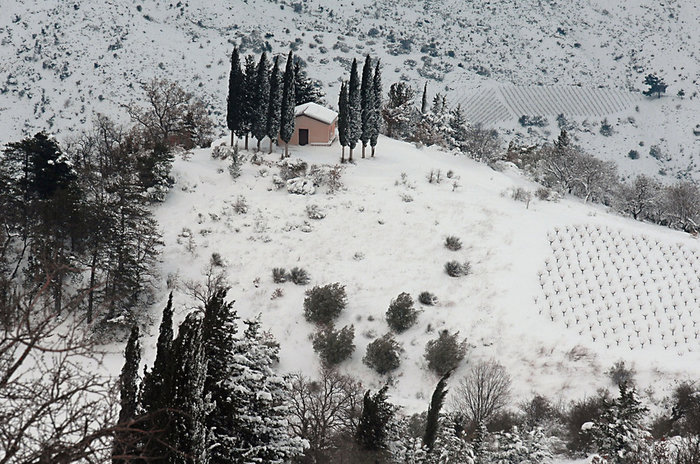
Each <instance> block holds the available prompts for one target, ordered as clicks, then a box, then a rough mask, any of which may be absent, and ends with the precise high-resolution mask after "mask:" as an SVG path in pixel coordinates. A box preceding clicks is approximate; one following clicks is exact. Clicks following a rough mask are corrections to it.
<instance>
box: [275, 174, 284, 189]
mask: <svg viewBox="0 0 700 464" xmlns="http://www.w3.org/2000/svg"><path fill="white" fill-rule="evenodd" d="M272 185H274V186H275V188H276V189H277V190H279V189H281V188H283V187H286V186H287V181H285V180H284V179H282V178H281V177H280V176H278V175H277V174H273V175H272Z"/></svg>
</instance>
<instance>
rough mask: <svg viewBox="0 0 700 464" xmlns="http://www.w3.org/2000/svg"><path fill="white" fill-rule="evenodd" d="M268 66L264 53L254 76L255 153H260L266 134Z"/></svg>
mask: <svg viewBox="0 0 700 464" xmlns="http://www.w3.org/2000/svg"><path fill="white" fill-rule="evenodd" d="M269 68H270V65H269V63H268V62H267V54H266V53H265V52H263V53H262V55H261V56H260V61H259V62H258V68H257V71H256V75H255V94H254V100H255V104H254V105H253V113H252V116H253V117H252V120H251V129H252V132H253V135H254V136H255V138H256V140H257V142H258V145H257V148H256V151H260V143H261V142H262V139H263V138H265V135H266V134H267V105H268V104H269V100H270V69H269Z"/></svg>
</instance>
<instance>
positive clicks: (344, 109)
mask: <svg viewBox="0 0 700 464" xmlns="http://www.w3.org/2000/svg"><path fill="white" fill-rule="evenodd" d="M348 132H349V127H348V85H347V82H345V81H343V83H342V84H340V96H339V97H338V140H339V141H340V147H341V150H342V151H341V154H340V162H341V163H344V162H345V147H346V146H348V137H349V133H348Z"/></svg>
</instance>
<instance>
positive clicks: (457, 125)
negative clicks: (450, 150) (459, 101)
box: [448, 105, 467, 148]
mask: <svg viewBox="0 0 700 464" xmlns="http://www.w3.org/2000/svg"><path fill="white" fill-rule="evenodd" d="M448 124H449V127H450V136H451V139H452V144H453V145H455V146H456V147H458V148H460V147H461V146H462V144H463V142H464V141H466V139H467V119H466V118H465V117H464V113H463V112H462V106H461V105H457V106H456V107H455V108H454V109H453V110H452V111H450V119H449V122H448Z"/></svg>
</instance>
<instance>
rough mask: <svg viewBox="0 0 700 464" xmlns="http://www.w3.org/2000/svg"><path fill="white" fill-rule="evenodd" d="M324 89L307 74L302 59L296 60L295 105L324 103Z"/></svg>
mask: <svg viewBox="0 0 700 464" xmlns="http://www.w3.org/2000/svg"><path fill="white" fill-rule="evenodd" d="M324 96H325V95H324V93H323V91H322V90H321V89H320V88H319V86H318V85H317V84H316V83H315V82H314V81H313V80H311V79H309V78H308V77H307V76H306V72H305V71H304V70H303V69H302V63H301V60H300V59H298V58H297V59H296V60H295V62H294V103H295V105H303V104H304V103H310V102H312V103H318V104H323V97H324Z"/></svg>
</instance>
